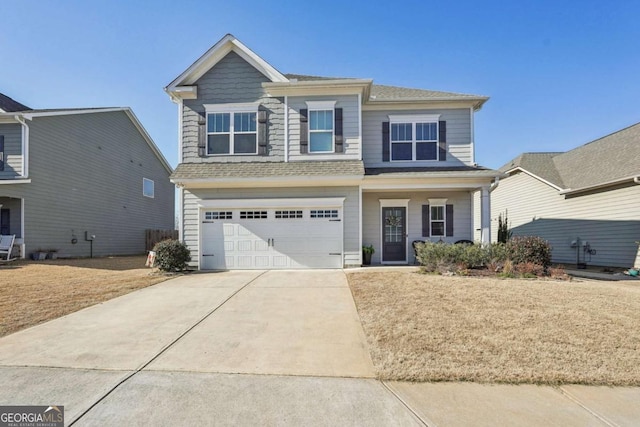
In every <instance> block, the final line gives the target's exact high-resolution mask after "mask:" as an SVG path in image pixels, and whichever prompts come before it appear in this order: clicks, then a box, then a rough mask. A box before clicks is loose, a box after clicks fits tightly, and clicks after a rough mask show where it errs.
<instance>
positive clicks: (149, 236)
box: [145, 230, 178, 251]
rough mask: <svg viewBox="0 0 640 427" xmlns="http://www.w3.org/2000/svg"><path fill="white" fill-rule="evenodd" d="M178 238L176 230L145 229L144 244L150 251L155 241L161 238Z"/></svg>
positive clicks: (161, 239)
mask: <svg viewBox="0 0 640 427" xmlns="http://www.w3.org/2000/svg"><path fill="white" fill-rule="evenodd" d="M167 239H173V240H178V230H145V246H146V250H147V251H150V250H152V249H153V247H154V246H155V245H156V243H158V242H161V241H163V240H167Z"/></svg>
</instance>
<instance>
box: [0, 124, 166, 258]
mask: <svg viewBox="0 0 640 427" xmlns="http://www.w3.org/2000/svg"><path fill="white" fill-rule="evenodd" d="M29 128H30V160H29V162H30V164H29V166H30V178H31V183H29V184H14V185H4V186H0V197H1V196H10V197H17V198H24V201H25V212H24V215H25V236H24V238H25V245H26V254H29V253H30V252H32V251H34V250H35V249H39V248H40V249H58V250H59V253H60V256H63V257H64V256H66V257H68V256H73V257H82V256H89V253H90V246H89V245H90V244H89V242H87V241H85V239H84V237H85V231H89V232H91V233H92V234H95V235H96V236H97V237H96V240H95V241H94V243H93V254H94V256H106V255H131V254H142V253H144V251H145V235H144V230H145V229H173V228H174V186H173V184H171V183H170V181H169V172H168V171H167V170H166V169H165V168H164V167H163V166H162V164H161V163H160V161H159V159H158V157H157V156H156V155H155V153H154V152H153V151H152V149H151V148H150V147H149V145H148V144H147V142H146V141H145V140H144V138H143V137H142V135H141V134H140V132H139V131H138V129H137V128H136V127H135V125H134V124H133V123H132V122H131V120H130V119H129V118H128V116H127V115H126V113H125V112H111V113H93V114H77V115H64V116H52V117H36V118H34V119H33V121H31V122H30V123H29ZM143 178H148V179H151V180H153V181H154V186H155V197H154V198H148V197H144V196H143V195H142V179H143ZM5 187H10V188H5ZM12 218H13V215H12ZM74 236H75V237H76V238H77V239H78V243H77V244H75V245H74V244H72V243H71V239H72V238H73V237H74Z"/></svg>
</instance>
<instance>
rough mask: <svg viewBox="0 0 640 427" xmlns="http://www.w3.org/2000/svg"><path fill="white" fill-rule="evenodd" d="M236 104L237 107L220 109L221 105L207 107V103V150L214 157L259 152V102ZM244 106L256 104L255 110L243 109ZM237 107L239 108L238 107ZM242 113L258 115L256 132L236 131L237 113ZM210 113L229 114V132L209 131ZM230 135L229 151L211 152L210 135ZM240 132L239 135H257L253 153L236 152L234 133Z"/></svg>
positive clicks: (251, 154)
mask: <svg viewBox="0 0 640 427" xmlns="http://www.w3.org/2000/svg"><path fill="white" fill-rule="evenodd" d="M232 105H235V106H236V107H233V108H232V110H218V108H217V107H218V106H219V105H215V106H213V107H216V108H215V109H207V108H206V107H207V105H205V110H206V116H207V120H206V124H205V126H206V130H207V145H206V150H207V156H212V157H220V156H255V155H256V154H258V104H255V103H250V104H232ZM243 106H255V110H247V109H243V108H244V107H243ZM209 107H212V106H211V105H209ZM236 108H237V109H236ZM236 113H238V114H242V113H253V114H255V115H256V130H255V131H254V132H235V117H234V116H235V114H236ZM209 114H229V132H209ZM227 134H228V135H229V152H228V153H220V154H209V135H227ZM235 134H238V135H251V134H255V136H256V151H254V152H253V153H236V152H235V148H236V145H235V138H234V135H235Z"/></svg>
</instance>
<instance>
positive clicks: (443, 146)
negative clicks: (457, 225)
mask: <svg viewBox="0 0 640 427" xmlns="http://www.w3.org/2000/svg"><path fill="white" fill-rule="evenodd" d="M438 150H439V151H440V153H439V158H438V160H439V161H441V162H444V161H446V160H447V122H445V121H440V122H438ZM447 236H448V234H447Z"/></svg>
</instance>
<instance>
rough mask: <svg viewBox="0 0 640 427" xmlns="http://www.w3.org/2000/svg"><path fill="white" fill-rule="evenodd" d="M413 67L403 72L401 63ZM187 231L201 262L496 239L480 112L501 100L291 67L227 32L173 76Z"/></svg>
mask: <svg viewBox="0 0 640 427" xmlns="http://www.w3.org/2000/svg"><path fill="white" fill-rule="evenodd" d="M399 72H402V70H399ZM165 90H166V92H167V93H168V94H169V96H170V97H171V99H172V101H174V102H175V103H177V104H178V108H179V116H178V117H179V132H180V137H179V156H180V157H179V159H180V160H179V163H180V164H179V165H178V167H177V168H176V170H175V172H174V173H173V175H172V177H171V180H172V182H173V183H175V184H176V185H177V187H178V189H179V191H178V194H179V202H178V205H179V216H180V220H179V230H180V236H181V239H182V240H183V241H184V242H185V243H186V244H187V245H188V247H189V248H190V250H191V253H192V258H193V263H194V265H195V266H197V267H198V268H199V269H203V270H211V269H238V268H242V269H244V268H257V269H272V268H341V267H343V266H353V265H360V264H361V262H362V246H363V245H373V246H374V247H375V250H376V252H375V254H374V257H373V262H374V263H383V264H407V263H412V262H413V250H412V247H411V243H412V241H414V240H427V239H431V240H433V241H439V240H443V241H447V242H455V241H457V240H468V239H471V238H472V236H473V231H474V224H473V215H472V212H473V206H472V203H473V202H472V194H473V193H474V192H475V191H479V192H481V193H482V194H483V196H484V197H483V198H482V199H483V203H482V209H481V211H482V213H483V214H482V215H481V216H480V219H481V221H480V222H481V225H480V228H482V231H483V233H482V235H483V239H484V241H486V242H488V241H489V238H490V207H489V186H490V184H491V182H492V180H493V179H494V177H496V176H498V175H500V172H498V171H495V170H490V169H487V168H483V167H481V166H478V165H476V163H475V158H474V130H473V129H474V126H473V122H474V114H475V113H476V111H478V110H479V109H480V108H481V107H482V105H483V104H484V103H485V102H486V100H487V99H488V98H486V97H483V96H477V95H466V94H460V93H451V92H440V91H432V90H422V89H409V88H402V87H396V86H383V85H376V84H373V81H372V80H370V79H356V78H327V77H317V76H307V75H294V74H282V73H280V72H279V71H278V70H276V69H275V68H274V67H272V66H271V65H270V64H268V63H267V62H266V61H265V60H264V59H262V58H260V57H259V56H258V55H256V54H255V53H254V52H252V51H251V50H250V49H248V48H247V47H246V46H244V45H243V44H242V43H241V42H240V41H239V40H237V39H236V38H235V37H234V36H233V35H230V34H228V35H226V36H225V37H223V38H222V39H221V40H220V41H219V42H218V43H216V44H215V45H214V46H213V47H212V48H211V49H209V50H208V51H207V52H206V53H205V54H204V55H203V56H202V57H201V58H199V59H198V60H197V61H196V62H195V63H193V64H192V65H191V66H190V67H188V68H187V69H186V70H185V71H184V72H183V73H182V74H181V75H180V76H178V77H177V78H176V79H175V80H174V81H173V82H171V83H170V84H169V85H168V86H167V87H166V88H165Z"/></svg>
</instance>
